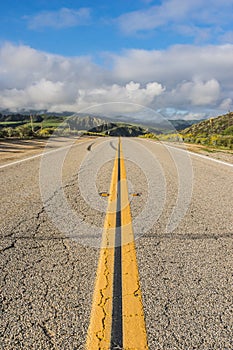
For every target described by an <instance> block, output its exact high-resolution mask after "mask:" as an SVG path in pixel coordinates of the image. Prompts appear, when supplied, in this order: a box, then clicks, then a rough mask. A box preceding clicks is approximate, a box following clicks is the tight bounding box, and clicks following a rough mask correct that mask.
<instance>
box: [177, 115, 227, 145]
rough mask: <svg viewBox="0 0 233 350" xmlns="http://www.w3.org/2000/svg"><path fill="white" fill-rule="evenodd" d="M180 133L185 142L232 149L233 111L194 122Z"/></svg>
mask: <svg viewBox="0 0 233 350" xmlns="http://www.w3.org/2000/svg"><path fill="white" fill-rule="evenodd" d="M180 134H181V136H182V137H183V140H184V141H185V142H191V143H200V144H204V145H212V146H222V147H226V148H230V149H233V112H229V113H228V114H225V115H220V116H219V117H215V118H209V119H207V120H204V121H202V122H200V123H198V124H194V125H192V126H191V127H189V128H186V129H185V130H183V131H181V132H180Z"/></svg>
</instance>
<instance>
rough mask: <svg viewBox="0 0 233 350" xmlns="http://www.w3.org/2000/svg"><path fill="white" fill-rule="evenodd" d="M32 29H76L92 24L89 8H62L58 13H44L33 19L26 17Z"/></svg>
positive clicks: (32, 17)
mask: <svg viewBox="0 0 233 350" xmlns="http://www.w3.org/2000/svg"><path fill="white" fill-rule="evenodd" d="M26 19H27V20H28V26H29V28H30V29H41V28H45V27H46V28H54V29H60V28H65V27H76V26H80V25H86V24H88V23H89V22H90V19H91V13H90V9H89V8H80V9H78V10H77V9H69V8H61V9H59V10H58V11H43V12H40V13H39V14H37V15H35V16H31V17H26Z"/></svg>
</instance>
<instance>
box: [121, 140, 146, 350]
mask: <svg viewBox="0 0 233 350" xmlns="http://www.w3.org/2000/svg"><path fill="white" fill-rule="evenodd" d="M120 147H121V145H120ZM121 208H122V209H121V225H122V229H121V230H122V303H123V348H124V349H127V350H128V349H130V350H132V349H135V350H136V349H140V350H143V349H148V344H147V334H146V325H145V319H144V312H143V304H142V294H141V289H140V281H139V272H138V265H137V256H136V249H135V243H134V233H133V227H132V217H131V211H130V204H129V198H128V186H127V178H126V169H125V163H124V157H123V152H122V149H121Z"/></svg>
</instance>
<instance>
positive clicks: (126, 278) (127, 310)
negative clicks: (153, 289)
mask: <svg viewBox="0 0 233 350" xmlns="http://www.w3.org/2000/svg"><path fill="white" fill-rule="evenodd" d="M109 193H110V195H109V200H108V209H107V214H106V218H105V224H104V230H103V237H102V247H101V251H100V257H99V264H98V269H97V276H96V284H95V290H94V295H93V303H92V312H91V320H90V325H89V329H88V336H87V342H86V349H87V350H102V349H103V350H105V349H106V350H107V349H117V348H118V349H131V350H132V349H135V350H136V349H140V350H143V349H148V344H147V335H146V327H145V320H144V312H143V306H142V295H141V290H140V284H139V273H138V266H137V258H136V250H135V243H134V234H133V228H132V218H131V212H130V204H129V198H128V187H127V179H126V169H125V163H124V158H123V152H122V144H121V141H120V140H119V143H118V149H117V151H116V157H115V161H114V167H113V172H112V180H111V185H110V191H109Z"/></svg>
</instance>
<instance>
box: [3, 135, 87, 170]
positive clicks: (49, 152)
mask: <svg viewBox="0 0 233 350" xmlns="http://www.w3.org/2000/svg"><path fill="white" fill-rule="evenodd" d="M88 141H89V140H86V141H83V142H80V143H77V144H75V145H74V144H73V143H71V144H70V145H68V146H64V147H59V148H56V149H53V150H51V151H48V152H44V153H40V154H36V155H34V156H31V157H28V158H24V159H20V160H16V161H15V162H12V163H7V164H3V165H0V169H4V168H7V167H9V166H12V165H16V164H19V163H23V162H26V161H28V160H31V159H35V158H39V157H42V156H46V155H47V154H51V153H54V152H58V151H62V150H64V149H66V148H69V147H72V146H78V145H80V144H83V143H85V142H88ZM45 148H46V146H45Z"/></svg>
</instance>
